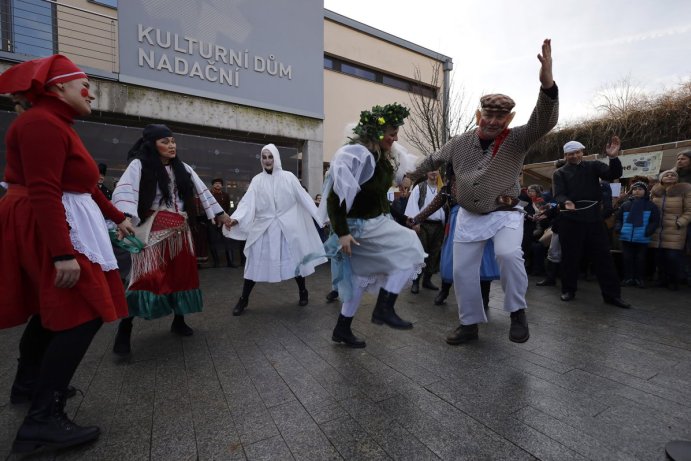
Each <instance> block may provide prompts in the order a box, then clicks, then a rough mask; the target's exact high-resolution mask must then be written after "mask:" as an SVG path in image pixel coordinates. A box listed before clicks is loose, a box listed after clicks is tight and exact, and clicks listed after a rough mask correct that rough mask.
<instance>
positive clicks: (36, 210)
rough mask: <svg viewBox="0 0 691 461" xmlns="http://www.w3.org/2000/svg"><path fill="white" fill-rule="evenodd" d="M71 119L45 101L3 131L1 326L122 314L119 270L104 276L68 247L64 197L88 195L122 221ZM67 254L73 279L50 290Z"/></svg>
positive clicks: (60, 325)
mask: <svg viewBox="0 0 691 461" xmlns="http://www.w3.org/2000/svg"><path fill="white" fill-rule="evenodd" d="M75 115H76V114H75V113H74V111H73V110H72V109H71V108H70V107H69V106H68V105H67V104H65V103H63V102H62V101H60V100H59V99H57V98H55V97H53V96H51V95H46V96H43V97H42V98H41V99H39V100H38V101H37V102H36V104H35V105H34V107H33V108H32V109H30V110H28V111H26V112H25V113H23V114H21V115H20V116H19V117H18V118H17V119H16V120H15V121H14V122H13V123H12V125H11V126H10V128H9V130H8V133H7V137H6V144H7V166H6V168H5V181H7V182H8V183H9V184H10V188H9V191H8V193H7V194H6V195H5V196H4V197H3V198H2V199H1V200H0V268H2V275H1V276H0V293H1V295H0V328H9V327H13V326H16V325H20V324H22V323H24V322H26V321H27V319H28V318H29V317H30V316H31V315H33V314H36V313H40V314H41V320H42V323H43V326H44V327H45V328H47V329H49V330H52V331H60V330H66V329H69V328H73V327H75V326H77V325H81V324H82V323H85V322H87V321H89V320H93V319H95V318H99V317H100V318H102V319H103V320H104V321H106V322H108V321H113V320H116V319H118V318H121V317H125V316H126V315H127V303H126V301H125V296H124V288H123V286H122V282H121V280H120V276H119V274H118V271H117V270H112V271H106V272H104V271H103V270H102V269H101V266H100V265H98V264H96V263H93V262H91V261H90V260H89V259H87V257H86V256H84V255H83V254H81V253H78V252H77V251H75V249H74V247H73V245H72V243H71V241H70V236H69V227H68V224H67V219H66V216H65V208H64V206H63V204H62V193H63V191H66V192H74V193H90V194H91V196H92V198H93V199H94V201H95V202H96V204H97V205H98V207H99V208H100V209H101V211H102V212H103V214H104V215H105V216H106V217H108V218H109V219H111V220H113V221H115V222H121V221H122V220H123V219H125V216H124V215H123V214H122V213H121V212H120V211H118V210H117V209H116V208H115V207H114V206H113V205H112V204H111V203H110V202H109V201H108V199H107V198H106V197H105V196H104V195H103V193H102V192H101V191H100V190H99V189H98V188H97V183H98V167H97V166H96V163H95V162H94V160H93V158H92V157H91V155H89V152H88V151H87V150H86V148H85V147H84V145H83V144H82V142H81V140H80V139H79V136H78V135H77V133H76V132H75V131H74V129H73V128H72V126H71V125H72V123H73V120H74V116H75ZM67 255H72V256H74V257H75V258H76V260H77V262H78V263H79V266H80V269H81V272H80V276H79V281H78V282H77V284H76V285H75V286H74V287H72V288H56V287H55V275H56V271H55V266H54V265H53V258H55V257H58V256H67Z"/></svg>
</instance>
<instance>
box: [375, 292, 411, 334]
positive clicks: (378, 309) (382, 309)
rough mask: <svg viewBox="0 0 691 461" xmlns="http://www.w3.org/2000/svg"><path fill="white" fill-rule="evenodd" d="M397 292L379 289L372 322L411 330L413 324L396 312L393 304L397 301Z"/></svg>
mask: <svg viewBox="0 0 691 461" xmlns="http://www.w3.org/2000/svg"><path fill="white" fill-rule="evenodd" d="M396 298H398V295H397V294H394V293H389V292H388V291H386V290H385V289H383V288H381V289H379V297H378V298H377V305H376V306H375V307H374V311H373V312H372V323H376V324H377V325H381V324H383V323H385V324H387V325H388V326H390V327H391V328H397V329H399V330H410V329H411V328H413V324H412V323H410V322H408V321H406V320H403V319H402V318H400V317H399V316H398V314H396V311H395V310H394V307H393V305H394V304H395V303H396Z"/></svg>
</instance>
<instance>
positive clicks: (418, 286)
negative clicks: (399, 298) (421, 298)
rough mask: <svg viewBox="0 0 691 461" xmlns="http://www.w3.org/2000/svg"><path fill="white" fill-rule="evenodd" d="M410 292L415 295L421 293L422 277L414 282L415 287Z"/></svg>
mask: <svg viewBox="0 0 691 461" xmlns="http://www.w3.org/2000/svg"><path fill="white" fill-rule="evenodd" d="M410 292H411V293H412V294H414V295H416V294H418V293H420V276H418V277H417V278H416V279H415V280H413V285H412V286H411V287H410Z"/></svg>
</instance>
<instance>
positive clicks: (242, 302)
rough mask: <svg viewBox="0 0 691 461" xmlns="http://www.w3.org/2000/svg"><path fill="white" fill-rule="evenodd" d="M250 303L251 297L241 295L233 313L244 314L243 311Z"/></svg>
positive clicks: (236, 314)
mask: <svg viewBox="0 0 691 461" xmlns="http://www.w3.org/2000/svg"><path fill="white" fill-rule="evenodd" d="M248 304H249V299H247V298H245V297H244V296H240V299H238V303H237V304H236V305H235V308H234V309H233V315H235V316H238V315H242V312H243V311H244V310H245V309H246V308H247V305H248Z"/></svg>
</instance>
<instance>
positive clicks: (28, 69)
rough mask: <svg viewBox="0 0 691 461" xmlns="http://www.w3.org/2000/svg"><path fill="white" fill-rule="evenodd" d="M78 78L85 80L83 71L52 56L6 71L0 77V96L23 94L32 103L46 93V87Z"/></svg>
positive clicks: (58, 55)
mask: <svg viewBox="0 0 691 461" xmlns="http://www.w3.org/2000/svg"><path fill="white" fill-rule="evenodd" d="M78 78H86V74H85V73H84V71H82V70H81V69H80V68H79V67H77V66H76V65H75V64H74V63H73V62H72V61H70V60H69V59H68V58H66V57H65V56H63V55H61V54H54V55H53V56H48V57H47V58H40V59H33V60H31V61H26V62H23V63H21V64H17V65H15V66H12V67H10V68H9V69H7V70H6V71H5V72H3V73H2V75H0V94H5V93H12V94H14V93H23V94H24V95H25V96H26V98H27V99H28V100H29V101H32V102H33V101H35V100H36V99H37V98H38V97H39V96H40V95H42V94H44V93H45V92H46V87H48V86H50V85H55V84H56V83H65V82H69V81H71V80H76V79H78Z"/></svg>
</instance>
